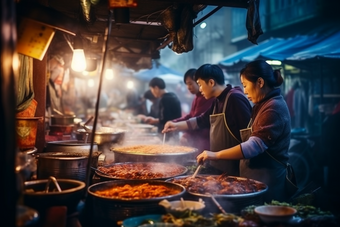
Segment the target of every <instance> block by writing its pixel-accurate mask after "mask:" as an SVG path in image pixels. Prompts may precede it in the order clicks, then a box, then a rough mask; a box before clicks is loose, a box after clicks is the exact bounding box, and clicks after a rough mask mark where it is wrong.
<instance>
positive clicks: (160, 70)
mask: <svg viewBox="0 0 340 227" xmlns="http://www.w3.org/2000/svg"><path fill="white" fill-rule="evenodd" d="M134 76H135V78H136V79H139V80H141V81H146V82H148V81H150V80H151V79H152V78H154V77H160V78H162V79H164V81H165V82H167V79H169V78H170V77H171V78H170V80H171V81H172V80H173V79H174V78H176V77H177V78H178V79H179V81H181V80H182V74H181V73H179V72H177V71H176V70H173V69H171V68H168V67H166V66H164V65H162V64H161V63H159V62H157V61H153V63H152V68H151V69H147V70H141V71H139V72H137V73H135V74H134ZM163 77H164V78H163Z"/></svg>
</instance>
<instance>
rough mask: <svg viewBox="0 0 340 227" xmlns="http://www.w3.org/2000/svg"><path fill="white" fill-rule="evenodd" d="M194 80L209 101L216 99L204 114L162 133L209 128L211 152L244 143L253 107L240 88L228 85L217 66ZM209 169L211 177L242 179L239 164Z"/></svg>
mask: <svg viewBox="0 0 340 227" xmlns="http://www.w3.org/2000/svg"><path fill="white" fill-rule="evenodd" d="M195 80H197V83H198V85H199V90H200V92H201V94H202V95H203V96H204V98H206V99H210V98H213V97H215V98H216V99H215V100H214V102H213V104H212V105H211V107H210V108H209V109H208V110H207V111H205V112H204V113H203V114H201V115H200V116H197V117H192V118H190V119H188V120H186V121H180V122H172V121H169V122H167V123H166V124H165V126H164V129H163V131H162V132H163V133H166V132H169V131H175V130H188V129H189V130H196V129H203V128H209V130H210V150H211V151H220V150H222V149H226V148H230V147H233V146H235V145H237V144H240V143H241V136H240V129H242V128H245V127H246V126H247V124H248V122H249V120H250V115H251V105H250V102H249V101H248V100H247V98H246V97H245V95H244V93H243V91H242V89H241V88H240V87H232V86H231V85H230V84H228V85H227V86H226V85H225V81H224V74H223V72H222V70H221V68H219V67H218V66H217V65H211V64H205V65H202V66H201V67H199V68H198V69H197V71H196V73H195ZM205 165H206V172H207V173H210V174H221V173H226V174H228V175H232V176H239V160H211V161H209V162H207V163H205Z"/></svg>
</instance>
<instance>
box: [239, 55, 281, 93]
mask: <svg viewBox="0 0 340 227" xmlns="http://www.w3.org/2000/svg"><path fill="white" fill-rule="evenodd" d="M241 75H243V76H244V77H245V78H246V79H247V80H249V81H251V82H253V83H255V82H256V81H257V79H258V78H260V77H261V78H262V79H263V80H264V81H265V83H266V84H267V85H268V86H269V87H271V88H273V87H278V86H280V85H281V84H282V83H283V78H282V76H281V71H280V69H276V70H273V68H272V67H271V65H269V64H268V63H267V62H266V61H264V60H255V61H252V62H249V63H248V64H247V65H246V66H245V67H244V68H243V69H241V71H240V77H241Z"/></svg>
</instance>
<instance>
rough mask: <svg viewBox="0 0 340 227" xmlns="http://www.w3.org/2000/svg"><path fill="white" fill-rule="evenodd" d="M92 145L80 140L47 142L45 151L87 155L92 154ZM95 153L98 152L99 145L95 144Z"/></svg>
mask: <svg viewBox="0 0 340 227" xmlns="http://www.w3.org/2000/svg"><path fill="white" fill-rule="evenodd" d="M90 148H91V143H84V142H82V141H78V140H62V141H51V142H47V144H46V148H45V151H46V152H51V151H58V152H68V153H85V154H88V153H89V152H90ZM93 151H98V145H97V143H94V144H93Z"/></svg>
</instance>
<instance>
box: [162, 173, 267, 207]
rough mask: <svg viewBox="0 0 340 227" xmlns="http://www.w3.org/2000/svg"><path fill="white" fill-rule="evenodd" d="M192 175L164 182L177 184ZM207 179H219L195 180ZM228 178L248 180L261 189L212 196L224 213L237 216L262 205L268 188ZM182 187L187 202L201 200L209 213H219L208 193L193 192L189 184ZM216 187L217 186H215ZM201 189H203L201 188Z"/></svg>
mask: <svg viewBox="0 0 340 227" xmlns="http://www.w3.org/2000/svg"><path fill="white" fill-rule="evenodd" d="M191 176H192V175H184V176H177V177H174V178H170V179H167V180H166V182H172V183H178V184H180V183H179V181H177V180H185V179H188V178H190V177H191ZM207 176H209V177H219V175H197V176H196V178H200V177H202V178H206V177H207ZM228 178H231V179H235V180H239V181H247V180H250V181H252V182H255V183H257V184H259V185H260V186H261V188H262V189H260V190H259V191H254V192H251V193H239V194H213V196H214V198H215V199H216V200H217V201H218V203H220V205H221V206H222V207H223V209H224V210H225V211H226V212H229V213H235V214H239V213H240V212H241V210H242V209H243V208H244V207H246V206H250V205H261V204H263V203H264V199H263V196H264V194H265V193H266V192H267V190H268V186H267V185H266V184H264V183H262V182H260V181H256V180H253V179H247V178H243V177H236V176H228ZM207 184H208V182H205V185H207ZM181 185H182V186H184V187H186V189H187V191H186V194H185V196H184V198H185V199H188V200H198V199H199V198H202V199H203V201H204V202H205V204H206V207H209V208H211V210H209V212H212V213H214V212H220V210H219V208H218V207H217V206H216V204H215V203H214V201H213V199H212V197H211V195H212V194H210V193H207V192H201V193H198V192H193V191H192V189H191V187H192V186H191V185H190V184H181ZM216 187H217V186H216ZM202 188H203V187H202Z"/></svg>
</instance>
